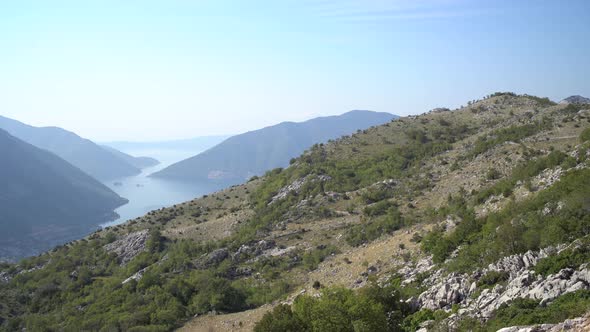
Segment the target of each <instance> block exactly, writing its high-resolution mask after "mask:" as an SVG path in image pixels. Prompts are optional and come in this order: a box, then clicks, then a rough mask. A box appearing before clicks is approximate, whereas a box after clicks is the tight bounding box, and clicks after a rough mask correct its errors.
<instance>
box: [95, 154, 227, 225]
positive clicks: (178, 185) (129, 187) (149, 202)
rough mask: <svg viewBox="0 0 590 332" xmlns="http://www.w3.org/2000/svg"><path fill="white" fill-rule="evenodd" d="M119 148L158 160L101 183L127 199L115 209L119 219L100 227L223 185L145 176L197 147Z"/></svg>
mask: <svg viewBox="0 0 590 332" xmlns="http://www.w3.org/2000/svg"><path fill="white" fill-rule="evenodd" d="M123 152H125V153H128V154H131V155H133V156H147V157H152V158H156V159H158V160H159V161H160V164H159V165H156V166H154V167H149V168H146V169H144V170H143V171H142V172H141V174H138V175H135V176H129V177H124V178H120V179H113V180H109V181H108V182H105V183H104V184H105V185H107V186H108V187H109V188H111V189H112V190H113V191H115V192H116V193H117V194H119V196H121V197H125V198H127V199H128V200H129V203H127V204H125V205H123V206H121V207H119V208H118V209H117V210H115V212H117V213H118V214H119V216H120V218H119V219H117V220H115V221H111V222H108V223H105V224H102V225H101V226H102V227H107V226H114V225H118V224H121V223H123V222H125V221H127V220H129V219H134V218H137V217H140V216H143V215H144V214H146V213H147V212H149V211H151V210H155V209H159V208H162V207H167V206H171V205H174V204H177V203H182V202H185V201H188V200H191V199H193V198H196V197H200V196H202V195H205V194H209V193H212V192H214V191H216V190H219V189H222V188H224V187H225V186H226V185H224V184H220V183H186V182H181V181H173V180H164V179H156V178H150V177H148V175H150V174H152V173H154V172H156V171H158V170H161V169H163V168H164V167H166V166H168V165H171V164H173V163H175V162H177V161H180V160H183V159H186V158H188V157H191V156H194V155H196V154H198V153H199V152H200V151H183V150H155V149H150V150H147V149H146V150H127V151H123Z"/></svg>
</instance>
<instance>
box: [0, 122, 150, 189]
mask: <svg viewBox="0 0 590 332" xmlns="http://www.w3.org/2000/svg"><path fill="white" fill-rule="evenodd" d="M0 128H2V129H4V130H6V131H7V132H9V133H10V134H11V135H13V136H15V137H17V138H19V139H21V140H23V141H25V142H27V143H30V144H32V145H34V146H36V147H39V148H41V149H45V150H48V151H50V152H52V153H54V154H56V155H58V156H59V157H61V158H62V159H64V160H66V161H67V162H69V163H70V164H72V165H74V166H76V167H78V168H79V169H81V170H83V171H84V172H86V173H87V174H89V175H91V176H93V177H94V178H96V179H99V180H103V181H104V180H110V179H114V178H118V177H123V176H130V175H135V174H139V173H140V172H141V171H140V169H139V168H137V167H135V166H134V165H132V164H130V163H129V162H128V161H126V160H124V159H121V156H120V155H119V154H117V155H115V154H113V152H111V151H107V150H105V149H104V148H102V147H100V146H99V145H97V144H96V143H94V142H92V141H91V140H88V139H85V138H82V137H80V136H79V135H77V134H76V133H74V132H71V131H68V130H65V129H63V128H60V127H55V126H49V127H34V126H30V125H27V124H25V123H22V122H20V121H17V120H14V119H10V118H7V117H3V116H0ZM133 158H135V157H133Z"/></svg>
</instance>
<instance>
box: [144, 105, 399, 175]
mask: <svg viewBox="0 0 590 332" xmlns="http://www.w3.org/2000/svg"><path fill="white" fill-rule="evenodd" d="M395 117H396V116H395V115H392V114H389V113H384V112H372V111H360V110H357V111H350V112H347V113H344V114H341V115H334V116H326V117H318V118H314V119H310V120H307V121H304V122H290V121H285V122H281V123H279V124H276V125H272V126H267V127H264V128H261V129H258V130H252V131H248V132H246V133H243V134H239V135H235V136H232V137H230V138H227V139H226V140H224V141H223V142H221V143H219V144H218V145H216V146H214V147H212V148H210V149H208V150H206V151H204V152H202V153H200V154H198V155H196V156H194V157H191V158H188V159H185V160H183V161H180V162H177V163H175V164H173V165H170V166H168V167H167V168H165V169H163V170H161V171H159V172H156V173H153V174H152V175H150V176H153V177H162V178H174V179H181V180H188V181H191V180H215V179H224V180H228V179H230V180H233V181H235V182H239V181H243V180H245V179H247V178H249V177H251V176H254V175H261V174H262V173H264V172H265V171H267V170H269V169H273V168H276V167H285V166H287V165H288V163H289V160H290V159H291V158H292V157H295V156H297V155H298V154H300V153H301V152H303V151H304V150H305V149H306V148H308V147H309V146H311V145H312V144H314V143H323V142H326V141H328V140H329V139H335V138H338V137H340V136H342V135H346V134H352V133H353V132H354V131H356V130H359V129H366V128H367V127H370V126H372V125H377V124H381V123H384V122H388V121H391V120H392V119H394V118H395Z"/></svg>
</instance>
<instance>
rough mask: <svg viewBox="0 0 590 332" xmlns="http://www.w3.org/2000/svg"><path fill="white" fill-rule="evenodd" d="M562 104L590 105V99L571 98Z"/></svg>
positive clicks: (577, 96) (576, 96)
mask: <svg viewBox="0 0 590 332" xmlns="http://www.w3.org/2000/svg"><path fill="white" fill-rule="evenodd" d="M561 103H562V104H590V98H586V97H582V96H579V95H575V96H569V97H567V98H565V99H564V100H562V101H561Z"/></svg>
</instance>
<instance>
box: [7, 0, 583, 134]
mask: <svg viewBox="0 0 590 332" xmlns="http://www.w3.org/2000/svg"><path fill="white" fill-rule="evenodd" d="M589 40H590V1H588V0H580V1H573V0H572V1H565V0H562V1H557V0H556V1H542V0H539V1H514V0H512V1H481V0H477V1H475V0H472V1H468V0H403V1H402V0H399V1H397V0H389V1H386V0H358V1H347V0H343V1H331V0H324V1H311V0H293V1H291V0H284V1H281V0H269V1H255V0H253V1H223V0H212V1H197V0H194V1H189V0H176V1H173V0H161V1H147V0H141V1H140V0H137V1H132V0H127V1H124V0H114V1H108V0H107V1H105V0H102V1H98V0H96V1H80V0H75V1H57V0H55V1H46V0H40V1H27V0H18V1H2V2H1V3H0V114H1V115H5V116H8V117H12V118H16V119H18V120H20V121H23V122H26V123H30V124H33V125H56V126H60V127H64V128H66V129H69V130H72V131H75V132H76V133H78V134H80V135H82V136H85V137H88V138H91V139H95V140H100V141H105V140H119V139H125V140H155V139H169V138H183V137H193V136H202V135H211V134H233V133H239V132H243V131H246V130H251V129H257V128H260V127H262V126H266V125H271V124H275V123H277V122H280V121H285V120H295V121H300V120H305V119H308V118H311V117H315V116H319V115H331V114H340V113H343V112H346V111H348V110H352V109H370V110H375V111H384V112H391V113H395V114H400V115H407V114H416V113H421V112H424V111H427V110H428V109H431V108H434V107H438V106H447V107H457V106H459V105H461V104H463V103H466V102H467V100H469V99H475V98H479V97H481V96H483V95H485V94H488V93H491V92H494V91H499V90H502V91H505V90H510V91H515V92H518V93H529V94H535V95H540V96H548V97H550V98H552V99H554V100H560V99H562V98H564V97H567V96H569V95H572V94H581V95H586V96H590V84H589V83H590V82H589V78H590V43H589Z"/></svg>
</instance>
